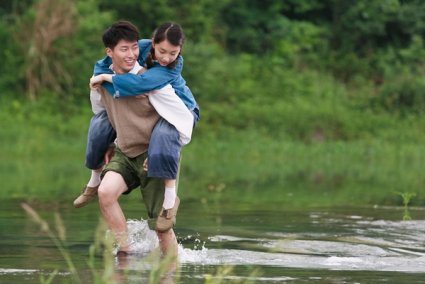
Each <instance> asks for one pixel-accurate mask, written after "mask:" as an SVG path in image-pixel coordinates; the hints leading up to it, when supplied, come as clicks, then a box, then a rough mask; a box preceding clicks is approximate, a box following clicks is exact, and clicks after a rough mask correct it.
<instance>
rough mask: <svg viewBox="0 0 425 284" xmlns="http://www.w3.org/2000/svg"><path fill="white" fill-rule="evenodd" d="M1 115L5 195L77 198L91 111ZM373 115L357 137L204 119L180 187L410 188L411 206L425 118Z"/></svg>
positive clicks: (9, 108) (205, 193)
mask: <svg viewBox="0 0 425 284" xmlns="http://www.w3.org/2000/svg"><path fill="white" fill-rule="evenodd" d="M208 115H210V114H209V113H208V112H207V113H206V116H207V118H206V119H205V120H206V121H208V120H209V118H208ZM0 116H1V124H2V125H1V127H0V140H1V141H2V144H3V150H2V154H1V159H0V179H1V181H2V190H1V191H0V197H1V198H9V197H14V198H30V199H38V198H43V199H44V198H47V199H49V198H54V199H58V198H60V199H68V198H69V199H71V198H73V197H74V196H75V195H76V194H77V193H78V191H79V190H80V189H81V188H82V186H83V185H84V183H85V182H86V180H87V178H88V175H89V171H88V170H87V169H85V167H84V151H85V141H86V133H87V127H88V121H89V119H90V116H91V114H90V112H89V110H86V111H84V112H74V113H73V114H72V115H69V116H68V115H66V114H58V113H56V112H53V111H52V112H49V111H46V110H45V109H44V107H41V106H37V105H32V104H22V103H17V102H14V103H9V104H2V111H1V114H0ZM299 116H300V117H301V116H302V115H299ZM357 116H358V113H354V112H351V113H350V112H346V113H344V117H346V118H344V119H342V120H341V123H342V125H343V127H348V126H347V125H349V124H350V121H352V120H353V121H357V122H356V123H359V122H358V120H356V117H357ZM289 119H290V117H289V116H288V117H287V120H289ZM337 119H338V117H337ZM345 120H346V121H345ZM365 120H372V121H374V124H373V125H372V126H370V125H369V126H368V127H370V128H372V131H369V132H368V133H369V135H363V137H362V138H361V139H360V138H359V139H350V140H342V139H339V140H337V139H324V138H321V136H320V137H316V136H314V135H318V134H317V133H312V134H311V137H313V138H314V137H316V138H314V139H304V138H303V139H296V138H294V137H290V136H289V135H288V134H287V133H285V132H282V133H273V132H270V131H266V132H264V131H262V130H261V129H255V128H254V129H244V130H243V129H242V130H235V129H234V128H229V127H225V126H224V125H222V126H217V125H215V126H213V125H209V124H208V123H204V124H202V123H201V124H199V126H198V128H197V129H196V131H195V136H194V139H193V141H192V142H191V144H189V145H188V146H187V147H186V148H185V149H184V152H183V166H182V176H181V177H182V178H181V184H180V188H181V190H183V192H182V193H181V195H182V196H183V197H184V198H195V199H200V200H221V199H226V200H234V201H239V200H240V201H244V202H254V203H262V204H264V203H270V204H271V203H276V204H281V205H282V206H285V205H286V206H289V205H300V206H305V205H312V206H322V205H341V204H342V205H344V204H347V205H363V204H378V205H402V198H401V197H400V195H399V194H398V193H403V192H411V193H415V194H416V196H415V197H414V198H413V199H412V200H411V205H425V190H424V184H425V179H424V176H423V174H422V171H423V165H424V163H425V144H424V143H423V142H424V139H423V134H422V132H421V125H423V120H424V118H421V117H416V118H415V119H409V118H405V119H395V118H393V117H391V116H389V115H382V114H381V115H372V114H369V115H368V114H364V116H363V117H362V118H361V121H365ZM288 123H290V122H288ZM359 127H360V126H359ZM257 130H258V131H257ZM278 130H279V131H280V130H281V129H278ZM327 130H329V128H327ZM279 131H277V132H279Z"/></svg>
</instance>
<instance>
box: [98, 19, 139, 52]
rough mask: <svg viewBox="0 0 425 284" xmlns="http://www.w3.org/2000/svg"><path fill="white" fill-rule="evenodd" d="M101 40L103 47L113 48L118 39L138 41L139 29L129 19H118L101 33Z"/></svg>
mask: <svg viewBox="0 0 425 284" xmlns="http://www.w3.org/2000/svg"><path fill="white" fill-rule="evenodd" d="M102 40H103V44H104V45H105V47H109V48H111V49H113V48H114V47H115V46H116V45H117V44H118V42H119V41H120V40H126V41H138V40H139V30H138V29H137V27H136V26H135V25H133V24H132V23H130V22H129V21H118V22H115V23H113V24H112V25H111V26H110V27H109V28H108V29H107V30H106V31H105V32H104V33H103V36H102Z"/></svg>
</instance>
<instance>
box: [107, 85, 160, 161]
mask: <svg viewBox="0 0 425 284" xmlns="http://www.w3.org/2000/svg"><path fill="white" fill-rule="evenodd" d="M100 92H101V93H102V102H103V104H104V105H105V107H106V112H107V113H108V117H109V120H110V121H111V124H112V127H113V128H114V129H115V131H116V132H117V144H118V147H119V148H120V149H121V151H122V152H123V153H124V154H125V155H126V156H127V157H129V158H134V157H136V156H139V155H140V154H143V153H144V152H146V151H147V150H148V146H149V141H150V138H151V134H152V130H153V128H154V127H155V124H156V123H157V122H158V119H159V117H160V116H159V114H158V113H157V112H156V110H155V109H154V108H153V106H152V105H151V103H150V102H149V98H148V97H147V96H143V97H137V98H136V97H120V98H117V99H115V98H113V97H112V96H111V95H110V94H109V93H108V92H107V91H106V90H105V89H104V88H100Z"/></svg>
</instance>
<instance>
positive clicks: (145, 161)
mask: <svg viewBox="0 0 425 284" xmlns="http://www.w3.org/2000/svg"><path fill="white" fill-rule="evenodd" d="M143 170H145V171H146V172H147V171H148V158H146V159H145V160H144V161H143Z"/></svg>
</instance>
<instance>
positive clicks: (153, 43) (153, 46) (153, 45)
mask: <svg viewBox="0 0 425 284" xmlns="http://www.w3.org/2000/svg"><path fill="white" fill-rule="evenodd" d="M152 48H155V42H154V41H153V38H152Z"/></svg>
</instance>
